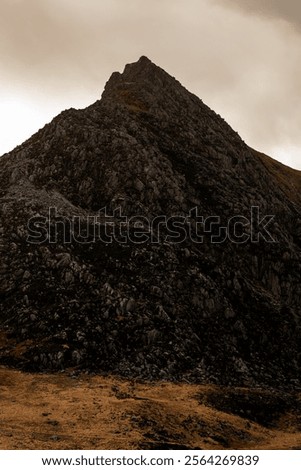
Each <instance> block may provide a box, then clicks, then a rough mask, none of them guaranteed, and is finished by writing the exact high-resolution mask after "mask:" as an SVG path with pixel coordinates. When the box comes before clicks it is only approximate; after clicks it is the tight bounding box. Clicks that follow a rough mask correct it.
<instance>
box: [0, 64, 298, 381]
mask: <svg viewBox="0 0 301 470" xmlns="http://www.w3.org/2000/svg"><path fill="white" fill-rule="evenodd" d="M0 188H1V190H0V197H1V207H0V210H1V219H0V236H1V241H0V250H1V265H0V299H1V306H0V328H1V330H2V334H3V335H4V336H5V337H6V342H5V346H3V347H2V348H1V353H0V357H1V361H2V362H5V363H7V364H13V365H17V366H19V367H23V368H26V369H31V370H50V369H54V370H55V369H63V368H66V367H69V366H73V367H75V366H76V367H78V368H85V369H88V370H95V371H110V372H114V373H118V374H122V375H124V376H128V377H140V378H147V379H157V378H168V379H175V380H176V379H183V378H186V379H187V380H191V381H209V382H217V383H222V384H225V383H226V384H250V385H253V384H258V383H265V384H270V385H273V386H279V385H288V386H296V385H298V384H300V370H301V362H300V346H301V341H300V340H301V329H300V328H301V302H300V299H301V283H300V280H301V270H300V267H301V254H300V247H301V201H300V188H301V175H300V172H297V171H294V170H291V169H288V168H287V167H284V166H283V165H281V164H279V163H276V162H274V161H273V160H271V159H269V157H266V156H264V155H263V154H259V153H257V152H255V151H253V150H252V149H250V148H249V147H248V146H247V145H246V144H245V143H244V142H243V141H242V140H241V138H240V137H239V135H238V134H237V133H236V132H234V131H233V130H232V129H231V128H230V126H229V125H228V124H227V123H226V122H225V121H224V120H223V119H222V118H221V117H220V116H218V115H217V114H215V113H214V112H213V111H211V110H210V109H209V108H208V107H207V106H206V105H205V104H203V102H202V101H201V100H200V99H199V98H197V97H196V96H194V95H192V94H191V93H189V92H188V91H187V90H186V89H185V88H184V87H182V86H181V85H180V84H179V83H178V82H177V81H176V80H175V79H174V78H172V77H171V76H169V75H168V74H167V73H166V72H164V71H163V70H162V69H160V68H159V67H157V66H156V65H154V64H153V63H152V62H151V61H149V60H148V59H147V58H146V57H142V58H141V59H140V60H139V61H138V62H137V63H134V64H130V65H127V66H126V68H125V70H124V72H123V73H122V74H120V73H117V72H115V73H113V75H112V76H111V78H110V80H109V81H108V83H107V85H106V87H105V90H104V92H103V95H102V98H101V100H99V101H97V102H96V103H94V104H93V105H92V106H90V107H88V108H86V109H84V110H75V109H70V110H67V111H64V112H63V113H61V114H60V115H59V116H58V117H56V118H55V119H54V120H53V121H52V122H51V123H50V124H48V125H46V126H45V127H44V128H43V129H42V130H40V131H39V132H38V133H37V134H35V135H34V136H33V137H32V138H31V139H29V140H28V141H27V142H25V143H24V144H23V145H21V146H19V147H17V148H16V149H15V150H14V151H12V152H10V153H9V154H6V155H4V156H3V157H1V159H0ZM118 207H120V208H121V209H120V210H121V212H120V213H118V211H117V212H115V213H114V212H113V211H114V209H117V208H118ZM252 207H253V209H251V208H252ZM49 208H53V209H52V212H51V216H50V217H49ZM54 208H55V209H54ZM104 208H106V211H107V214H109V215H112V217H111V218H110V225H109V226H108V224H106V221H107V220H106V217H105V212H104ZM196 208H197V209H196ZM254 208H255V209H254ZM37 216H39V217H40V219H39V220H38V219H37ZM92 216H93V217H94V218H95V217H97V219H94V220H93V219H92V218H91V217H92ZM123 216H127V217H132V219H129V220H128V221H127V223H125V221H124V219H123ZM159 216H160V217H161V218H160V219H158V217H159ZM163 216H165V217H173V218H172V219H170V220H169V222H168V223H167V224H166V223H165V222H164V219H163V218H162V217H163ZM238 216H240V217H241V218H240V219H238V218H237V217H238ZM265 216H271V217H270V218H268V219H266V220H265V222H264V223H261V220H262V219H264V217H265ZM272 216H273V218H272ZM34 217H35V219H32V218H34ZM202 217H203V219H202ZM233 217H236V219H233ZM242 217H244V218H242ZM251 217H252V224H250V223H248V220H251ZM139 218H140V219H139ZM156 218H157V219H156ZM205 218H206V223H202V222H204V220H205ZM71 219H72V220H71ZM138 219H139V220H140V222H139V227H140V228H139V229H138V227H137V223H138ZM184 219H185V223H183V221H184ZM257 219H258V220H257ZM29 220H31V222H29ZM95 221H96V222H97V223H96V225H95ZM229 221H230V222H229ZM256 221H257V222H256ZM71 222H73V223H71ZM150 222H151V223H152V226H151V228H149V223H150ZM235 223H236V225H235ZM265 223H266V224H267V226H266V227H264V225H265ZM33 224H34V225H33ZM181 224H182V225H181ZM55 227H57V230H58V233H57V234H56V235H57V236H55ZM64 227H65V228H64ZM95 227H96V228H95ZM179 227H180V228H179ZM223 227H228V230H227V235H228V236H227V237H226V236H225V234H226V232H225V230H224V229H223ZM94 230H96V234H95V233H93V231H94ZM139 230H140V232H141V231H142V230H143V231H144V238H141V237H142V234H141V233H139ZM113 231H115V240H112V241H111V238H112V237H111V236H112V234H113ZM175 231H177V237H178V238H177V239H175V237H176V234H175ZM184 231H185V233H186V234H187V236H184ZM260 233H261V234H260ZM39 234H40V235H41V236H40V237H39ZM188 234H190V236H188ZM46 235H47V236H48V238H47V236H46ZM151 235H152V236H151ZM29 236H30V238H28V237H29ZM49 237H50V238H49ZM176 242H177V243H176Z"/></svg>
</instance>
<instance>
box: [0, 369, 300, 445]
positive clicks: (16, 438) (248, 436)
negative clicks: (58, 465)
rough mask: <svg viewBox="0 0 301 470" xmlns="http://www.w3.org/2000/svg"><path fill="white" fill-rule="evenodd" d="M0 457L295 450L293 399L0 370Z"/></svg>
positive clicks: (297, 412) (241, 391)
mask: <svg viewBox="0 0 301 470" xmlns="http://www.w3.org/2000/svg"><path fill="white" fill-rule="evenodd" d="M0 399H1V408H0V448H1V449H211V450H214V449H301V415H300V396H298V395H294V396H293V397H292V396H290V395H285V394H284V395H283V394H279V393H278V394H277V393H275V392H272V391H267V390H260V389H238V388H231V389H230V388H221V387H216V386H206V385H191V384H186V383H182V384H174V383H164V382H162V383H151V384H150V383H139V382H135V381H125V380H121V379H118V378H116V377H101V376H88V375H85V374H83V375H78V376H77V377H72V376H71V374H70V373H67V372H65V373H60V374H51V375H46V374H27V373H24V372H20V371H16V370H11V369H8V368H5V367H0Z"/></svg>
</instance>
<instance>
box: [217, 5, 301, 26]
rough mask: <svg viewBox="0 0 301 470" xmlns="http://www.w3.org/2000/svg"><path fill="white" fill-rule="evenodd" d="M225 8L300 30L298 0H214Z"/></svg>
mask: <svg viewBox="0 0 301 470" xmlns="http://www.w3.org/2000/svg"><path fill="white" fill-rule="evenodd" d="M215 1H216V2H218V3H220V4H224V5H225V6H228V5H229V6H232V7H234V8H239V9H241V10H244V11H246V12H248V13H253V14H255V15H258V16H266V17H268V18H276V19H281V20H284V21H287V22H288V23H290V24H292V25H293V26H294V27H295V28H296V29H298V30H301V6H300V1H299V0H215Z"/></svg>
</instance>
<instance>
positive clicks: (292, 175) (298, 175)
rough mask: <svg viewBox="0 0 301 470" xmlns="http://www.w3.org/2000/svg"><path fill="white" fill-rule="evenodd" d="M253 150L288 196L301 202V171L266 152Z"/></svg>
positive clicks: (296, 201) (298, 202)
mask: <svg viewBox="0 0 301 470" xmlns="http://www.w3.org/2000/svg"><path fill="white" fill-rule="evenodd" d="M252 151H253V153H254V154H255V155H256V156H257V157H258V158H259V159H260V161H261V162H262V163H263V164H264V166H265V167H266V168H267V169H268V171H269V173H270V174H271V176H272V177H273V178H274V179H275V180H276V182H277V184H278V185H279V186H280V187H281V189H282V190H283V192H284V193H285V194H286V196H287V197H288V198H289V199H290V200H291V201H293V202H295V203H297V204H301V171H298V170H294V169H293V168H290V167H288V166H286V165H283V164H282V163H280V162H278V161H277V160H274V159H273V158H271V157H268V156H267V155H265V154H264V153H260V152H257V151H256V150H252Z"/></svg>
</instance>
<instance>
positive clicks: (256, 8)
mask: <svg viewBox="0 0 301 470" xmlns="http://www.w3.org/2000/svg"><path fill="white" fill-rule="evenodd" d="M141 55H146V56H147V57H149V59H151V60H152V61H153V62H155V63H156V64H157V65H159V66H160V67H162V68H164V69H165V70H166V71H167V72H168V73H170V74H171V75H173V76H175V77H176V78H177V79H178V80H179V81H180V82H181V83H182V84H183V85H184V86H185V87H186V88H187V89H189V90H190V91H192V92H193V93H195V94H196V95H197V96H199V97H200V98H201V99H202V100H203V101H204V102H205V103H206V104H207V105H208V106H210V107H211V108H212V109H214V110H215V111H216V112H217V113H218V114H221V116H222V117H223V118H224V119H226V121H227V122H228V123H229V124H230V125H231V126H232V127H233V128H234V129H235V130H236V131H237V132H238V133H239V134H240V136H241V137H242V138H243V140H244V141H245V142H246V143H247V144H248V145H250V146H251V147H253V148H255V149H257V150H259V151H262V152H264V153H267V154H268V155H270V156H272V157H273V158H276V159H278V160H280V161H282V162H283V163H285V164H287V165H289V166H292V167H294V168H297V169H300V170H301V132H300V124H301V101H300V99H299V95H300V83H301V3H300V0H126V1H125V0H84V1H83V0H1V3H0V132H1V134H0V136H1V138H0V155H2V154H4V153H5V152H8V151H9V150H12V149H13V148H14V147H15V146H16V145H18V144H20V143H22V142H23V141H24V140H25V139H27V138H29V137H30V136H31V135H32V134H33V133H34V132H36V131H37V130H38V129H40V128H41V127H43V126H44V125H45V124H46V123H47V122H49V121H51V119H52V118H53V117H55V116H56V115H57V114H58V113H59V112H61V111H63V110H64V109H67V108H70V107H74V108H83V107H86V106H88V105H89V104H92V103H93V102H95V101H96V100H97V99H99V98H100V96H101V93H102V91H103V88H104V85H105V83H106V81H107V80H108V79H109V77H110V75H111V73H112V72H113V71H120V72H122V71H123V69H124V66H125V64H127V63H131V62H135V61H137V60H138V59H139V57H140V56H141Z"/></svg>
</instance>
